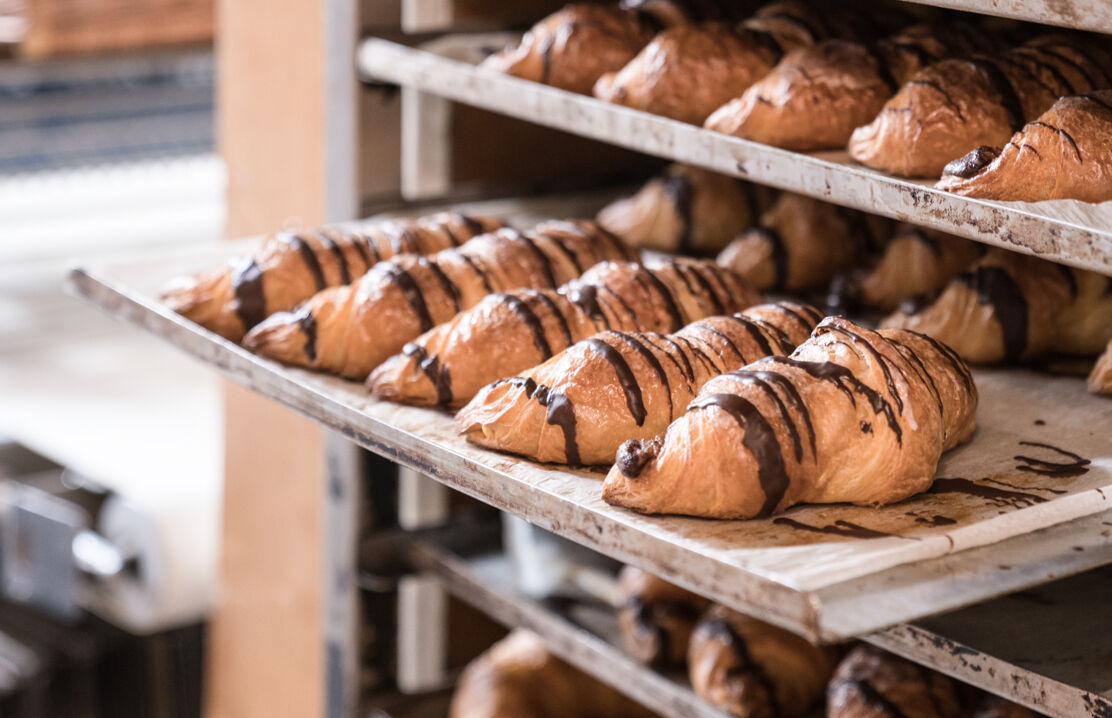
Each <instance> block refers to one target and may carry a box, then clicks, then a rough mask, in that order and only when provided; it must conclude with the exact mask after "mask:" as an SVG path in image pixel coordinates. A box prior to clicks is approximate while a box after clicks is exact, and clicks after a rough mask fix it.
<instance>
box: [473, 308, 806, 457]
mask: <svg viewBox="0 0 1112 718" xmlns="http://www.w3.org/2000/svg"><path fill="white" fill-rule="evenodd" d="M821 316H822V315H821V314H820V313H819V311H818V310H817V309H814V308H812V307H807V306H801V305H797V304H789V303H782V304H766V305H761V306H757V307H751V308H749V309H747V310H745V311H744V312H741V313H740V314H736V315H733V316H729V317H726V316H718V317H709V318H707V319H702V320H700V321H697V322H694V323H693V324H689V325H688V326H686V327H684V328H683V329H681V330H680V331H678V332H676V333H675V334H671V335H660V334H651V333H623V332H615V331H607V332H602V333H600V334H597V335H596V336H594V337H592V338H590V339H588V340H586V341H583V342H580V343H578V344H576V345H574V346H573V347H571V348H570V349H568V350H567V351H565V352H564V353H562V354H560V355H558V356H556V357H554V358H552V359H550V360H548V361H547V362H545V363H544V364H541V365H540V366H537V367H534V368H533V369H531V370H529V371H527V372H525V373H524V374H522V375H521V376H517V377H514V378H512V379H504V380H502V381H498V382H495V383H493V384H490V385H488V386H487V387H485V388H484V389H483V390H482V391H480V392H479V393H478V395H476V397H475V398H474V399H473V400H472V401H471V403H470V404H468V405H467V406H466V407H464V408H463V409H462V410H461V411H460V412H459V414H457V415H456V426H457V427H458V428H459V430H460V432H461V433H463V434H464V435H465V436H466V437H467V439H468V441H471V442H472V443H474V444H478V445H479V446H485V447H487V448H492V449H498V450H500V451H508V452H511V453H514V454H520V455H522V456H527V457H529V458H531V459H534V460H536V461H549V462H558V463H566V464H572V465H580V464H609V463H611V462H613V461H614V455H615V452H617V451H618V447H619V446H621V445H622V442H625V441H627V440H629V439H648V438H650V437H653V436H656V435H657V434H659V433H661V432H663V431H664V430H665V428H667V426H668V424H669V422H671V421H672V420H673V419H675V418H676V417H677V416H680V415H681V414H682V413H683V410H684V407H685V406H687V404H688V402H690V401H691V399H692V398H694V396H695V394H696V393H697V392H698V391H699V387H700V386H702V385H703V384H704V383H705V382H707V381H708V380H710V379H711V378H712V377H714V376H717V375H719V374H721V373H722V372H724V371H728V370H730V369H736V368H738V367H741V366H744V365H745V364H747V363H748V362H751V361H753V360H755V359H757V358H760V357H765V356H769V355H782V354H787V353H788V352H790V351H791V350H792V349H793V348H794V347H795V345H796V344H798V343H800V342H802V341H804V340H805V339H806V338H807V335H808V334H809V333H810V331H811V329H812V328H814V326H815V323H816V322H818V320H819V319H820V318H821ZM577 427H583V430H577Z"/></svg>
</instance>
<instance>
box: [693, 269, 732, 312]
mask: <svg viewBox="0 0 1112 718" xmlns="http://www.w3.org/2000/svg"><path fill="white" fill-rule="evenodd" d="M686 269H687V270H688V271H690V272H691V273H692V274H693V275H695V281H696V282H697V283H698V284H699V286H700V287H702V289H703V292H704V293H706V295H707V296H708V297H709V298H710V301H711V303H712V304H713V305H714V313H715V314H725V312H726V302H728V301H729V298H728V297H726V296H724V293H722V292H719V291H718V288H717V287H715V286H714V283H713V282H711V281H710V280H709V279H707V277H706V275H704V274H703V270H704V269H707V270H709V267H707V266H706V265H703V264H692V265H687V267H686ZM712 275H713V273H712ZM715 278H716V279H717V277H715Z"/></svg>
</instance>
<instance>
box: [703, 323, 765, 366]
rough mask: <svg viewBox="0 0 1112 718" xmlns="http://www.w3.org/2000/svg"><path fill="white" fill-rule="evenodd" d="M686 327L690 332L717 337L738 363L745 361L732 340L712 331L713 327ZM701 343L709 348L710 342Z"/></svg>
mask: <svg viewBox="0 0 1112 718" xmlns="http://www.w3.org/2000/svg"><path fill="white" fill-rule="evenodd" d="M688 327H689V328H690V331H698V332H700V333H701V334H710V335H711V336H715V337H718V339H719V340H720V341H722V342H723V343H725V345H726V346H728V347H729V348H730V351H732V352H733V353H734V356H735V357H737V359H738V361H742V362H744V361H745V355H744V354H742V353H741V350H740V349H738V346H737V344H735V343H734V340H733V339H730V338H729V337H728V336H726V335H725V334H723V333H722V332H720V331H718V330H717V329H714V328H713V327H708V326H703V325H702V324H696V325H688ZM763 338H764V337H762V339H763ZM702 341H703V343H704V344H706V345H708V346H711V342H710V340H707V339H703V340H702Z"/></svg>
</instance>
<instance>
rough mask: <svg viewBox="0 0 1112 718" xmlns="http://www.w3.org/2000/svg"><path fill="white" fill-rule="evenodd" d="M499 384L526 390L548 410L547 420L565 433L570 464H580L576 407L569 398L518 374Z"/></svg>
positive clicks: (496, 383)
mask: <svg viewBox="0 0 1112 718" xmlns="http://www.w3.org/2000/svg"><path fill="white" fill-rule="evenodd" d="M498 384H510V385H512V386H516V387H519V388H520V389H521V390H522V391H524V392H525V394H526V396H528V397H529V398H530V399H533V400H534V401H536V402H537V403H538V404H540V405H541V406H543V407H545V408H546V409H547V410H548V411H547V413H546V414H545V421H546V422H548V423H549V424H552V425H554V426H558V427H560V430H561V431H562V432H563V434H564V456H565V458H566V460H567V463H568V465H569V466H579V465H580V460H579V444H578V443H576V439H575V408H574V407H573V406H572V405H571V402H570V401H568V398H567V397H566V396H564V395H563V394H561V393H559V392H557V391H553V390H552V389H549V388H548V387H547V386H545V385H544V384H538V383H537V382H535V381H533V380H532V379H529V378H527V377H520V376H516V377H513V378H512V379H502V380H499V381H497V382H495V385H498Z"/></svg>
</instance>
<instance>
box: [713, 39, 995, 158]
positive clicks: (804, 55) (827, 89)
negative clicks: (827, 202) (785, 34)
mask: <svg viewBox="0 0 1112 718" xmlns="http://www.w3.org/2000/svg"><path fill="white" fill-rule="evenodd" d="M984 44H985V40H984V37H983V33H981V34H980V35H978V34H977V33H976V32H975V31H974V29H973V26H972V25H969V24H967V23H961V22H956V23H950V24H947V26H946V27H944V28H943V27H939V26H934V25H928V24H922V25H916V26H913V27H910V28H907V29H905V30H904V31H902V32H900V33H898V34H896V35H893V36H891V37H889V38H885V39H884V40H882V41H880V42H879V43H877V44H876V45H875V46H870V45H868V44H864V43H857V42H850V41H848V40H841V39H832V40H825V41H823V42H820V43H818V44H815V45H811V46H804V47H800V48H797V49H795V50H792V51H791V52H789V53H788V54H787V55H785V56H784V57H783V59H781V60H780V62H779V63H778V64H777V65H776V67H775V68H773V69H772V71H771V72H769V73H768V74H767V75H765V76H764V77H763V78H761V79H760V80H759V81H758V82H756V83H755V84H754V85H752V86H751V87H750V88H749V89H747V90H746V91H745V92H744V93H743V94H742V95H741V97H738V98H735V99H733V100H731V101H730V102H727V103H726V104H725V105H723V106H721V107H720V108H718V109H717V110H715V112H714V113H713V114H711V116H710V117H708V118H707V120H706V122H705V123H704V126H705V127H707V128H708V129H711V130H716V131H718V132H723V133H725V134H728V135H734V136H735V137H742V138H745V139H750V140H755V141H757V142H763V143H765V144H769V145H773V146H776V147H783V148H785V149H791V150H796V151H811V150H832V149H839V148H842V147H845V145H846V142H848V141H849V138H850V135H851V134H852V133H853V130H854V129H855V128H857V127H859V126H861V125H863V124H865V123H867V122H869V121H870V120H871V119H873V118H874V117H876V114H877V113H878V112H879V111H880V110H881V108H882V107H883V106H884V103H885V101H887V100H888V98H889V97H891V96H892V95H893V94H894V93H895V92H896V90H898V89H899V87H900V85H902V84H903V83H904V82H906V81H907V80H908V79H910V77H911V75H913V74H914V73H915V72H917V71H918V70H920V69H922V68H923V66H925V65H926V64H929V63H931V62H935V61H937V60H940V59H942V58H944V57H950V56H953V55H957V54H965V53H970V52H973V51H974V49H977V48H978V47H980V48H981V49H984V47H983V46H984Z"/></svg>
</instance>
